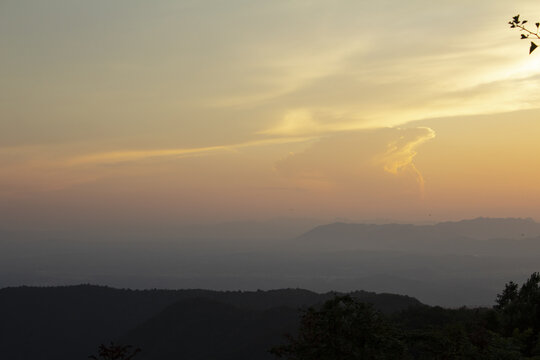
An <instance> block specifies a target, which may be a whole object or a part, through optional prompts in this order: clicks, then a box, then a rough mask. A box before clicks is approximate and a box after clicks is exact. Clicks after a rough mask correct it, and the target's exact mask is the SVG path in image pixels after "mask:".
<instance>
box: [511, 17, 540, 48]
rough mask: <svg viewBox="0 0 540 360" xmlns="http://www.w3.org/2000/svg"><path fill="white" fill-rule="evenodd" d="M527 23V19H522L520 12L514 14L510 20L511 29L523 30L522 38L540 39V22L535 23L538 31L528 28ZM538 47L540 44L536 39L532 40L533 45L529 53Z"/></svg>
mask: <svg viewBox="0 0 540 360" xmlns="http://www.w3.org/2000/svg"><path fill="white" fill-rule="evenodd" d="M527 23H528V21H527V20H520V18H519V14H518V15H516V16H513V17H512V19H511V20H510V21H509V22H508V24H509V25H510V28H511V29H519V31H520V32H521V39H522V40H525V39H529V38H536V39H540V34H539V30H540V22H537V23H535V24H534V25H535V26H536V31H534V30H530V29H528V28H527V27H526V26H525V24H527ZM537 47H538V45H536V44H535V43H534V41H531V46H530V47H529V54H531V53H532V52H533V51H534V50H536V48H537Z"/></svg>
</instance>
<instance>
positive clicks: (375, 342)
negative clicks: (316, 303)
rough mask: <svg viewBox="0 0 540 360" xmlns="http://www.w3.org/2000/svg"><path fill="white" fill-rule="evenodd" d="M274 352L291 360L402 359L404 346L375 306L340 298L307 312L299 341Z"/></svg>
mask: <svg viewBox="0 0 540 360" xmlns="http://www.w3.org/2000/svg"><path fill="white" fill-rule="evenodd" d="M288 340H289V344H287V345H283V346H280V347H276V348H273V349H272V350H271V352H272V353H273V354H274V355H277V356H278V357H285V358H287V359H291V360H355V359H390V358H393V359H399V358H400V356H401V355H402V354H403V350H404V348H403V345H402V344H401V342H400V341H399V340H398V338H397V336H396V333H395V331H394V329H393V328H392V327H391V326H390V324H389V323H388V322H387V321H386V319H385V318H384V316H383V315H382V314H381V313H380V312H378V311H377V310H375V309H374V308H373V307H372V306H371V304H366V303H362V302H360V301H358V300H357V299H355V298H353V297H351V296H336V297H335V298H333V299H331V300H328V301H326V302H325V303H324V304H323V305H322V307H321V308H320V309H315V308H309V309H308V310H307V311H305V312H304V314H303V316H302V319H301V322H300V328H299V331H298V336H297V337H292V336H289V339H288Z"/></svg>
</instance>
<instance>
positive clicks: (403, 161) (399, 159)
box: [376, 127, 435, 196]
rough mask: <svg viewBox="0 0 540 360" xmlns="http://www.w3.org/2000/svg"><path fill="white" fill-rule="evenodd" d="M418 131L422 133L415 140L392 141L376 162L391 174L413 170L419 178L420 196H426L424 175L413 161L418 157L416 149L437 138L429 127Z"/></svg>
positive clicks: (401, 139)
mask: <svg viewBox="0 0 540 360" xmlns="http://www.w3.org/2000/svg"><path fill="white" fill-rule="evenodd" d="M416 129H417V130H421V131H422V132H421V133H419V134H417V135H416V137H415V138H413V140H410V139H407V138H406V137H405V136H403V135H402V136H400V138H399V140H396V141H392V142H390V143H389V144H388V149H387V151H386V152H385V153H384V154H383V155H381V156H380V157H378V158H377V159H376V161H378V162H381V163H382V164H383V167H384V170H385V171H386V172H389V173H391V174H394V175H396V174H398V173H399V172H400V171H403V170H405V169H410V170H412V171H413V172H414V173H415V174H416V177H417V182H418V185H419V186H420V194H421V195H422V196H424V191H425V189H424V185H425V180H424V177H423V176H422V173H421V172H420V171H419V170H418V169H417V168H416V166H415V165H414V163H413V159H414V157H415V156H416V154H417V152H416V148H417V147H418V146H419V145H420V144H422V143H424V142H426V141H428V140H430V139H433V138H434V137H435V131H433V129H431V128H428V127H418V128H416Z"/></svg>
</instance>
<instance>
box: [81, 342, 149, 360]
mask: <svg viewBox="0 0 540 360" xmlns="http://www.w3.org/2000/svg"><path fill="white" fill-rule="evenodd" d="M132 348H133V346H131V345H118V344H115V343H113V342H111V343H110V345H109V346H107V345H104V344H101V345H100V346H99V353H98V356H99V357H96V356H94V355H90V356H89V358H90V359H94V360H131V359H133V358H134V357H135V355H137V354H138V353H139V352H140V351H141V349H139V348H137V349H133V350H132Z"/></svg>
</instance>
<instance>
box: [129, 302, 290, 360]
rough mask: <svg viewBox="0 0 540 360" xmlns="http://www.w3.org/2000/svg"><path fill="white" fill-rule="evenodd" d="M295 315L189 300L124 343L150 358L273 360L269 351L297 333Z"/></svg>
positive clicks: (172, 308) (146, 324)
mask: <svg viewBox="0 0 540 360" xmlns="http://www.w3.org/2000/svg"><path fill="white" fill-rule="evenodd" d="M298 316H299V313H298V311H297V310H296V309H294V308H287V307H279V308H272V309H270V310H264V311H255V310H247V309H241V308H238V307H235V306H233V305H229V304H225V303H220V302H216V301H212V300H208V299H188V300H183V301H179V302H177V303H175V304H174V305H171V306H170V307H168V308H167V309H165V310H164V311H163V312H161V313H160V314H158V315H157V316H155V317H154V318H152V319H150V320H149V321H147V322H145V323H144V324H142V325H141V326H139V327H138V328H136V329H135V330H133V331H131V332H130V333H129V334H128V336H126V337H125V338H124V339H123V342H124V343H131V344H137V346H140V347H141V348H142V349H144V351H143V352H142V353H141V354H140V356H138V357H139V358H140V359H141V360H145V359H146V360H151V359H152V360H153V359H156V360H157V359H193V360H205V359H216V360H217V359H223V360H242V359H245V360H254V359H274V357H273V356H271V355H270V354H269V353H268V350H269V349H270V348H271V347H272V346H275V344H279V343H281V342H282V341H283V339H284V334H285V333H291V332H295V330H296V328H297V324H298Z"/></svg>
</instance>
